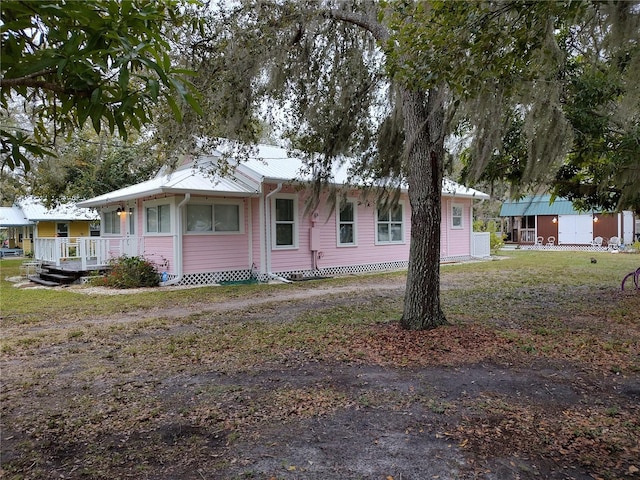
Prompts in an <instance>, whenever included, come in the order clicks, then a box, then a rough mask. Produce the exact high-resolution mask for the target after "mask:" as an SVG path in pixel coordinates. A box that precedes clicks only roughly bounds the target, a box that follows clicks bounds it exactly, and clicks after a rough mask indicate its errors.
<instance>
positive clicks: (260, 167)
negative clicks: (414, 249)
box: [78, 145, 489, 207]
mask: <svg viewBox="0 0 640 480" xmlns="http://www.w3.org/2000/svg"><path fill="white" fill-rule="evenodd" d="M224 151H225V149H224V148H221V149H220V150H219V151H217V152H216V153H215V154H214V155H213V156H206V157H202V158H199V159H198V160H197V161H196V162H194V163H193V164H190V165H186V166H183V167H181V168H180V169H178V170H176V171H174V172H172V173H168V174H161V175H159V176H158V177H156V178H153V179H151V180H148V181H146V182H142V183H138V184H137V185H132V186H130V187H125V188H122V189H120V190H116V191H114V192H110V193H106V194H104V195H100V196H98V197H94V198H91V199H89V200H84V201H82V202H78V205H79V206H81V207H97V206H100V205H107V204H110V203H111V204H113V203H117V202H122V201H126V200H133V199H137V198H143V197H147V196H151V195H158V194H168V193H172V194H176V193H196V194H198V193H200V194H209V195H212V194H218V195H231V196H244V197H246V196H252V195H255V194H257V193H259V192H260V190H261V184H262V183H263V182H265V181H267V182H268V181H272V182H306V181H309V180H311V174H310V173H309V172H307V171H305V168H304V167H305V165H304V162H303V161H302V159H301V158H297V157H295V156H294V155H292V154H290V152H289V151H287V149H285V148H281V147H275V146H271V145H258V146H256V150H255V154H253V155H249V156H248V157H247V158H245V159H243V160H242V161H240V162H238V163H237V164H236V165H235V168H236V172H235V173H232V174H230V175H228V176H224V177H223V176H220V175H218V174H215V175H213V174H210V173H207V166H213V165H215V162H216V158H220V156H221V155H223V153H221V152H224ZM227 154H229V152H227ZM231 163H233V161H231ZM350 165H351V164H350V162H348V161H345V162H342V164H341V165H336V166H335V167H334V169H333V172H332V179H333V182H334V183H335V184H338V185H343V184H347V183H348V180H349V167H350ZM442 194H443V195H447V196H460V197H474V198H478V199H487V198H489V195H487V194H485V193H482V192H480V191H478V190H474V189H472V188H466V187H463V186H462V185H459V184H457V183H456V182H453V181H451V180H445V181H444V182H443V189H442Z"/></svg>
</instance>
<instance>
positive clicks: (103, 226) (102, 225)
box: [100, 208, 122, 237]
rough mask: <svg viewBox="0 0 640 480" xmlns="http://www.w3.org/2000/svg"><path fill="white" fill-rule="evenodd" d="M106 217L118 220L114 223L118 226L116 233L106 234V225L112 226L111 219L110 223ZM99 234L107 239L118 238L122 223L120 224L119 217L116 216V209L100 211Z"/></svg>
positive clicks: (120, 233)
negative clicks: (109, 237)
mask: <svg viewBox="0 0 640 480" xmlns="http://www.w3.org/2000/svg"><path fill="white" fill-rule="evenodd" d="M107 217H115V218H117V219H118V221H117V223H116V224H117V225H118V231H117V232H114V231H111V232H107V225H108V224H109V223H111V226H113V225H114V222H113V219H111V221H109V220H108V218H107ZM112 230H113V229H112ZM100 232H101V234H102V235H104V236H105V237H108V236H115V237H119V236H121V235H122V223H121V222H120V217H119V216H118V213H117V208H109V209H107V210H103V211H102V217H101V218H100Z"/></svg>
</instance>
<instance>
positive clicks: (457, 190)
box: [238, 145, 489, 200]
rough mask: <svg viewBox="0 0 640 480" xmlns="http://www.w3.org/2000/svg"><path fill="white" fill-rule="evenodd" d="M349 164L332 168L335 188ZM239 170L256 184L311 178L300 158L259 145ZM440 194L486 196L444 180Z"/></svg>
mask: <svg viewBox="0 0 640 480" xmlns="http://www.w3.org/2000/svg"><path fill="white" fill-rule="evenodd" d="M350 166H351V164H350V162H349V161H345V162H343V163H342V164H341V165H337V166H335V167H334V168H333V172H332V177H333V181H334V183H336V184H338V185H342V184H346V183H347V182H348V181H349V168H350ZM238 170H239V171H241V172H243V173H245V174H247V175H249V176H252V177H253V178H255V179H256V181H259V182H261V181H265V180H272V181H309V180H311V175H310V174H309V173H305V172H304V164H303V161H302V160H301V159H300V158H296V157H294V156H291V155H289V154H288V152H287V150H286V149H284V148H280V147H274V146H270V145H258V153H257V155H256V156H255V157H252V158H248V159H247V160H245V161H243V162H241V163H240V165H239V166H238ZM404 188H406V184H404ZM442 194H443V195H445V196H452V197H473V198H477V199H482V200H486V199H488V198H489V195H487V194H486V193H483V192H481V191H479V190H475V189H473V188H467V187H465V186H463V185H460V184H459V183H456V182H454V181H453V180H449V179H448V178H445V179H444V180H443V182H442Z"/></svg>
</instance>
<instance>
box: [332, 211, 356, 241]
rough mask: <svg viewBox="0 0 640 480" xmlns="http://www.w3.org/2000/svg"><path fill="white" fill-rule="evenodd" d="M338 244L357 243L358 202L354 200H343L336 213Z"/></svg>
mask: <svg viewBox="0 0 640 480" xmlns="http://www.w3.org/2000/svg"><path fill="white" fill-rule="evenodd" d="M336 220H337V223H338V224H337V227H338V246H340V245H355V244H356V203H355V202H354V201H353V200H347V201H344V202H341V203H340V204H339V208H338V214H337V215H336Z"/></svg>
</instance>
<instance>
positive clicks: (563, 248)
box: [520, 245, 609, 252]
mask: <svg viewBox="0 0 640 480" xmlns="http://www.w3.org/2000/svg"><path fill="white" fill-rule="evenodd" d="M520 250H551V251H556V252H569V251H575V252H607V251H609V248H608V247H592V246H591V245H554V246H552V247H551V246H546V245H543V246H541V247H540V246H535V245H522V246H520Z"/></svg>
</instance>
